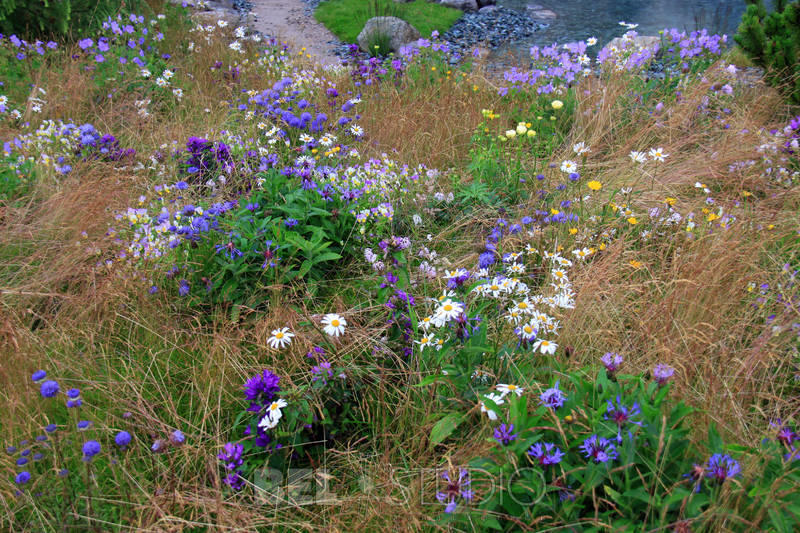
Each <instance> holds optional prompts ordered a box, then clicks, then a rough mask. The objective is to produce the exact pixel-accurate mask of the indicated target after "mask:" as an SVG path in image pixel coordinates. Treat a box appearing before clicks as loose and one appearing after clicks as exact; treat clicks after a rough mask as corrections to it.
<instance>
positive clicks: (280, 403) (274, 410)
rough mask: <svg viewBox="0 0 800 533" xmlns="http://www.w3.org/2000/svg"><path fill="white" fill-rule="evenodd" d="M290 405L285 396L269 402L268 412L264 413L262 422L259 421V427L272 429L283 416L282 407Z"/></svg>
mask: <svg viewBox="0 0 800 533" xmlns="http://www.w3.org/2000/svg"><path fill="white" fill-rule="evenodd" d="M287 405H289V404H288V403H286V400H284V399H283V398H279V399H278V400H276V401H274V402H272V403H271V404H269V407H267V414H265V415H264V418H262V419H261V422H259V423H258V427H260V428H263V429H272V428H274V427H275V426H277V425H278V421H279V420H280V419H281V417H282V416H283V413H282V412H281V409H283V408H284V407H286V406H287Z"/></svg>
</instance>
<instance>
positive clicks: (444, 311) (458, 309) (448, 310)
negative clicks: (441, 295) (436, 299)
mask: <svg viewBox="0 0 800 533" xmlns="http://www.w3.org/2000/svg"><path fill="white" fill-rule="evenodd" d="M463 312H464V306H463V305H462V304H461V303H459V302H454V301H453V300H451V299H450V298H448V299H446V300H445V301H443V302H442V304H441V305H440V306H439V309H437V310H436V313H434V317H435V318H437V319H439V320H440V321H442V322H449V321H450V320H453V319H454V318H456V317H457V316H458V315H460V314H461V313H463Z"/></svg>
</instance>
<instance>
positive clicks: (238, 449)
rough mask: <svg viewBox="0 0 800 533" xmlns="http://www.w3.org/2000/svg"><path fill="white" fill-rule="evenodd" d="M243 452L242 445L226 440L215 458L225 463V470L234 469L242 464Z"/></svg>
mask: <svg viewBox="0 0 800 533" xmlns="http://www.w3.org/2000/svg"><path fill="white" fill-rule="evenodd" d="M243 452H244V446H242V445H241V444H234V443H232V442H228V443H226V444H225V446H223V448H222V451H221V452H219V454H218V455H217V459H219V460H220V461H222V462H223V463H224V464H225V469H226V470H236V469H237V468H238V467H240V466H242V453H243Z"/></svg>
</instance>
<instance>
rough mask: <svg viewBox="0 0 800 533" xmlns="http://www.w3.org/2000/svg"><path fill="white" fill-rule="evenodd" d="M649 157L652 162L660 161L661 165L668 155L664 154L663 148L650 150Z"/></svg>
mask: <svg viewBox="0 0 800 533" xmlns="http://www.w3.org/2000/svg"><path fill="white" fill-rule="evenodd" d="M649 155H650V158H651V159H652V160H653V161H660V162H662V163H663V162H664V160H665V159H666V158H667V157H669V154H665V153H664V149H663V148H651V149H650V154H649Z"/></svg>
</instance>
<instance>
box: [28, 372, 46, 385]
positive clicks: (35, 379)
mask: <svg viewBox="0 0 800 533" xmlns="http://www.w3.org/2000/svg"><path fill="white" fill-rule="evenodd" d="M46 377H47V372H45V371H44V370H37V371H36V372H34V373H33V375H31V379H32V380H33V382H34V383H39V382H40V381H42V380H43V379H44V378H46Z"/></svg>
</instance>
